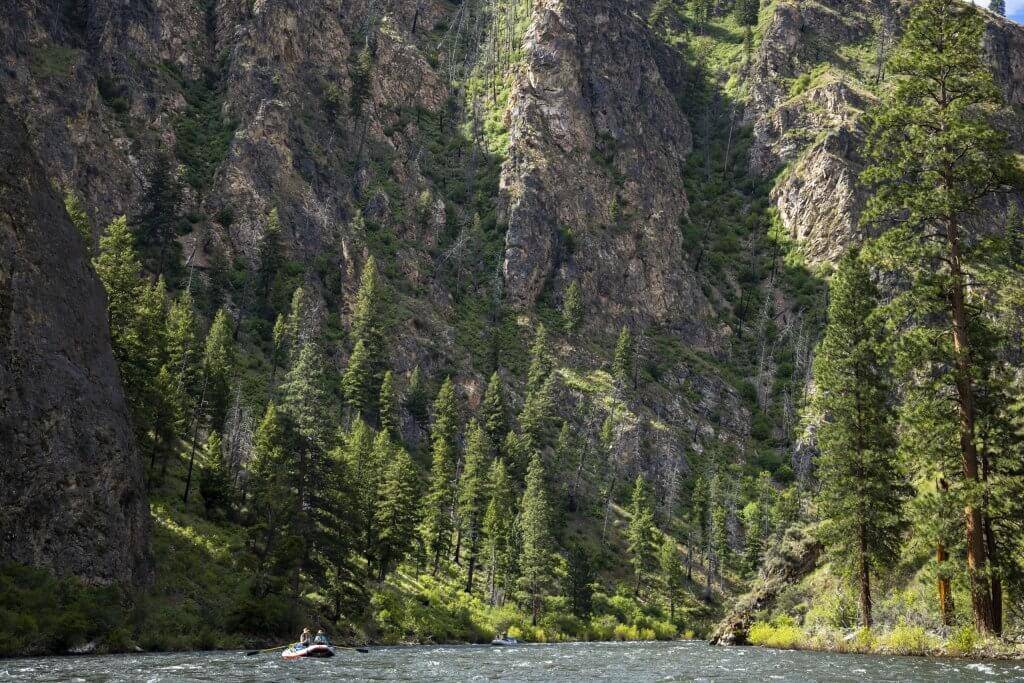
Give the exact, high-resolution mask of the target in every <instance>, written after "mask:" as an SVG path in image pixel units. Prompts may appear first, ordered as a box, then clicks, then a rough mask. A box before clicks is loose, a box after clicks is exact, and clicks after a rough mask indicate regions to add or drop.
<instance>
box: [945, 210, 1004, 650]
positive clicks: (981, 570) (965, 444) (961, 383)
mask: <svg viewBox="0 0 1024 683" xmlns="http://www.w3.org/2000/svg"><path fill="white" fill-rule="evenodd" d="M945 223H946V241H947V246H948V250H949V251H948V254H947V256H948V259H949V269H950V278H951V280H952V283H951V285H950V290H949V305H950V313H951V314H952V318H953V355H954V362H955V370H954V373H955V380H956V392H957V411H958V413H959V431H960V453H961V457H962V460H963V472H964V479H965V480H966V482H967V484H968V485H973V484H976V483H978V482H979V481H980V477H979V467H978V447H977V443H976V442H975V434H974V432H975V426H974V418H975V405H974V383H973V380H972V378H971V371H972V367H971V357H970V356H971V344H970V338H969V336H968V325H969V322H968V314H967V305H966V302H965V301H964V286H965V277H964V273H963V269H962V264H961V257H960V234H959V226H958V225H957V223H956V220H955V219H954V218H953V217H948V218H947V219H946V221H945ZM964 522H965V527H966V530H967V574H968V576H969V577H970V582H971V607H972V609H973V611H974V623H975V626H976V627H977V628H978V630H979V631H981V632H982V633H992V632H994V631H995V621H994V619H993V613H992V592H991V586H990V584H989V580H988V553H987V552H986V551H987V549H986V547H985V533H984V523H983V520H982V514H981V510H979V509H978V508H977V507H976V506H974V505H972V504H968V505H965V506H964Z"/></svg>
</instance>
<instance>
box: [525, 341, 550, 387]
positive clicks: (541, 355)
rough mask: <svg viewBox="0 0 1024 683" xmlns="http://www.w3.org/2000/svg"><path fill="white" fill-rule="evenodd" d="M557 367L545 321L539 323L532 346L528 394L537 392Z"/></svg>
mask: <svg viewBox="0 0 1024 683" xmlns="http://www.w3.org/2000/svg"><path fill="white" fill-rule="evenodd" d="M554 368H555V359H554V358H553V357H552V355H551V349H550V348H549V347H548V331H547V329H546V328H545V327H544V323H540V324H538V325H537V332H536V333H535V335H534V337H533V344H532V345H531V346H530V369H529V372H528V373H527V375H526V395H527V396H529V395H530V394H533V393H536V392H537V391H539V390H540V388H541V387H542V386H544V383H545V382H546V381H547V379H548V377H549V376H550V375H551V372H552V371H553V370H554Z"/></svg>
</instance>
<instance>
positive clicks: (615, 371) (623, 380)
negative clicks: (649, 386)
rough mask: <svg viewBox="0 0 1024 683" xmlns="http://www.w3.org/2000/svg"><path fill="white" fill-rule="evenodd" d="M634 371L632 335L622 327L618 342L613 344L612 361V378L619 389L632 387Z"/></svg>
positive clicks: (634, 355)
mask: <svg viewBox="0 0 1024 683" xmlns="http://www.w3.org/2000/svg"><path fill="white" fill-rule="evenodd" d="M635 369H636V351H635V350H634V349H633V335H632V334H630V332H629V328H628V327H625V326H623V328H622V331H621V332H619V340H618V342H616V344H615V358H614V359H613V360H612V376H613V377H615V381H616V382H618V385H619V387H621V388H627V387H631V386H633V377H634V372H635Z"/></svg>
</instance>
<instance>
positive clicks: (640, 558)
mask: <svg viewBox="0 0 1024 683" xmlns="http://www.w3.org/2000/svg"><path fill="white" fill-rule="evenodd" d="M629 514H630V518H629V530H628V532H627V534H626V536H627V539H628V541H629V563H630V564H631V565H633V581H634V583H633V594H634V595H640V589H641V588H643V580H644V577H645V576H646V575H647V572H648V570H649V569H650V567H651V565H653V564H654V510H653V509H652V508H651V501H650V497H649V496H648V495H647V484H646V483H645V482H644V478H643V475H642V474H638V475H637V477H636V482H635V483H634V484H633V497H632V500H631V502H630V505H629Z"/></svg>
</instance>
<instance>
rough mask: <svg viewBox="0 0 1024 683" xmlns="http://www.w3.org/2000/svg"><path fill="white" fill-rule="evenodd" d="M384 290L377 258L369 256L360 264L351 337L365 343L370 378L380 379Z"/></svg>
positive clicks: (382, 361) (384, 311)
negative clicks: (364, 263)
mask: <svg viewBox="0 0 1024 683" xmlns="http://www.w3.org/2000/svg"><path fill="white" fill-rule="evenodd" d="M387 306H388V303H387V292H386V291H385V287H384V283H383V282H382V281H381V277H380V273H379V272H378V270H377V261H376V260H375V259H374V258H373V257H372V256H371V257H370V258H368V259H367V260H366V265H365V266H363V274H362V276H361V277H360V280H359V291H358V292H357V293H356V303H355V307H354V308H353V311H352V339H353V340H354V341H355V343H356V344H358V343H359V342H360V341H361V342H363V345H364V346H365V347H366V354H367V357H368V359H369V368H370V372H371V375H372V376H373V378H374V380H375V381H376V382H377V383H378V385H379V383H380V380H381V375H383V368H384V360H385V359H384V352H385V347H386V344H385V339H386V335H387V327H388V324H387V323H388V321H387V318H388V311H387Z"/></svg>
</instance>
